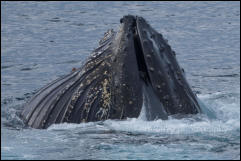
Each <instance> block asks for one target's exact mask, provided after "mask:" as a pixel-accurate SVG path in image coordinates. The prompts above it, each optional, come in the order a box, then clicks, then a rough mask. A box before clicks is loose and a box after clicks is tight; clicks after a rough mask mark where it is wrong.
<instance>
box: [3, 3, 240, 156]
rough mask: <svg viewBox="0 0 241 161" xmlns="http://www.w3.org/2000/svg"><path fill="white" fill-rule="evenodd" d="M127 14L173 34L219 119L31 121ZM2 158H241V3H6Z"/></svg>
mask: <svg viewBox="0 0 241 161" xmlns="http://www.w3.org/2000/svg"><path fill="white" fill-rule="evenodd" d="M126 14H134V15H139V16H143V17H144V18H145V19H146V20H147V21H148V22H149V23H150V24H151V25H152V26H153V27H154V28H155V29H156V30H157V31H158V32H160V33H162V34H163V36H164V37H165V38H166V39H168V40H169V41H168V42H169V44H170V45H171V47H172V48H173V50H174V51H176V53H177V59H178V62H179V64H180V65H181V66H182V67H183V68H184V69H185V72H186V77H187V79H188V82H189V83H190V85H191V87H192V89H193V91H194V92H195V93H197V95H198V97H199V98H200V100H201V101H202V102H203V103H204V104H205V105H206V106H207V107H208V108H210V109H212V110H213V111H214V112H215V115H216V116H217V118H216V119H208V118H207V117H206V116H205V115H197V116H193V117H189V118H185V119H174V118H170V119H169V120H165V121H163V120H156V121H145V119H143V118H142V117H139V118H135V119H134V118H130V119H127V120H124V121H116V120H107V121H103V122H96V123H84V124H59V125H53V126H51V127H49V128H48V129H47V130H37V129H31V128H26V127H24V125H23V123H22V121H21V119H19V117H18V115H19V113H20V112H21V110H22V108H23V104H24V103H25V102H26V101H27V100H28V99H29V98H30V97H31V96H32V95H33V93H34V92H36V90H38V89H39V88H41V87H42V86H44V85H45V84H47V83H49V82H51V81H52V80H54V79H56V78H59V77H60V76H63V75H65V74H68V73H69V72H70V71H71V69H72V68H73V67H79V66H81V64H82V63H83V62H84V61H85V60H86V58H87V57H88V56H89V55H90V53H91V51H93V49H94V48H96V47H97V46H98V41H99V39H100V38H101V37H102V36H103V34H104V33H105V32H106V31H107V29H110V28H113V29H114V30H118V26H119V19H120V18H121V17H122V16H123V15H126ZM1 159H240V2H228V1H227V2H44V1H42V2H10V1H9V2H2V1H1Z"/></svg>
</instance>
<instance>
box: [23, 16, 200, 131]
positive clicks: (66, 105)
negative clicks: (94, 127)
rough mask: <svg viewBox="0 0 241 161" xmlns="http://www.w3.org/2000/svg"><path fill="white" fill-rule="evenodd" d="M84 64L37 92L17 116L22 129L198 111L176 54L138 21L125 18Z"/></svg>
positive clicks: (137, 18)
mask: <svg viewBox="0 0 241 161" xmlns="http://www.w3.org/2000/svg"><path fill="white" fill-rule="evenodd" d="M120 22H121V25H120V28H119V31H118V32H114V31H113V30H109V31H108V32H106V33H105V35H104V38H103V39H101V40H100V42H99V47H98V48H97V49H96V50H94V52H93V54H92V55H91V56H90V57H89V59H88V60H87V61H86V63H85V64H84V65H83V66H82V67H80V68H79V69H76V70H75V71H73V72H72V73H70V74H68V75H66V76H64V77H62V78H59V79H57V80H55V81H53V82H51V83H50V84H48V85H46V86H44V87H43V88H42V89H40V90H39V91H38V92H37V93H36V94H35V95H34V96H33V97H32V98H31V99H30V100H29V101H28V102H27V103H26V105H25V107H24V110H23V112H22V114H21V116H22V118H23V119H24V120H25V122H26V124H28V125H29V126H31V127H34V128H47V127H49V126H50V125H52V124H54V123H62V122H71V123H81V122H89V121H100V120H106V119H125V118H133V117H135V118H136V117H138V116H139V115H140V112H141V109H142V106H143V103H144V104H145V107H146V110H145V111H146V118H147V120H154V119H167V118H168V116H169V115H176V114H181V115H185V114H196V113H199V112H201V110H200V107H199V104H198V102H197V99H196V96H195V94H194V93H193V92H192V90H191V88H190V87H189V85H188V83H187V81H186V79H185V76H184V73H183V69H182V68H181V67H180V66H179V65H178V62H177V60H176V56H175V52H174V51H172V49H171V47H170V45H168V43H167V41H166V40H165V39H164V38H163V36H162V35H161V34H159V33H158V32H157V31H155V30H154V29H153V28H152V27H151V26H150V25H149V24H148V23H147V22H146V21H145V20H144V19H143V18H142V17H138V16H132V15H128V16H124V17H123V18H122V19H121V20H120Z"/></svg>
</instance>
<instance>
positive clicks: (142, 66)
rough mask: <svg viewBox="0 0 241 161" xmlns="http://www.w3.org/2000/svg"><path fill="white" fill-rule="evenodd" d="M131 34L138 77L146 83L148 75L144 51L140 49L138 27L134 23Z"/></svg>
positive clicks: (148, 80)
mask: <svg viewBox="0 0 241 161" xmlns="http://www.w3.org/2000/svg"><path fill="white" fill-rule="evenodd" d="M133 34H134V48H135V55H136V60H137V66H138V70H139V75H140V78H141V79H142V80H143V81H144V82H145V83H146V84H147V83H148V82H150V76H149V74H148V70H147V65H146V61H145V57H144V53H143V50H142V45H141V40H140V36H139V33H138V29H137V27H136V24H135V28H134V33H133Z"/></svg>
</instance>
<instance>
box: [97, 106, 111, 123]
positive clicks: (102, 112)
mask: <svg viewBox="0 0 241 161" xmlns="http://www.w3.org/2000/svg"><path fill="white" fill-rule="evenodd" d="M108 112H109V109H108V108H102V107H101V108H100V109H99V111H98V112H97V113H96V115H95V116H96V117H97V118H98V119H100V120H103V119H107V115H108Z"/></svg>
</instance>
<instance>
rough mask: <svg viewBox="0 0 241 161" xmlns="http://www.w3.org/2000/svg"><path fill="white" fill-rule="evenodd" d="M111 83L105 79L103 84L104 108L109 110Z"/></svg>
mask: <svg viewBox="0 0 241 161" xmlns="http://www.w3.org/2000/svg"><path fill="white" fill-rule="evenodd" d="M108 83H109V81H108V80H107V79H104V82H103V88H102V89H103V92H102V99H103V108H108V107H109V105H110V96H111V95H110V92H109V91H108V90H107V85H108Z"/></svg>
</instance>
